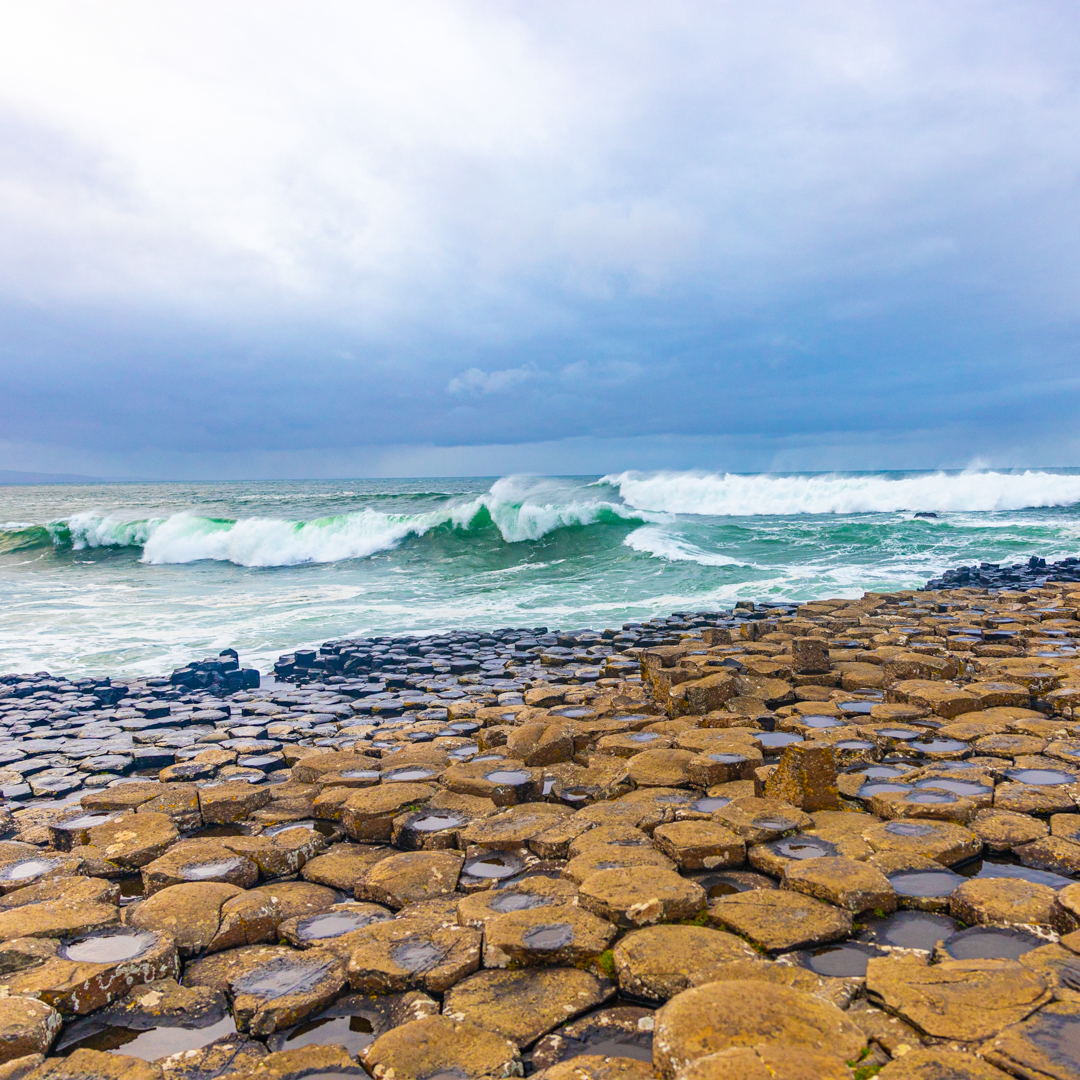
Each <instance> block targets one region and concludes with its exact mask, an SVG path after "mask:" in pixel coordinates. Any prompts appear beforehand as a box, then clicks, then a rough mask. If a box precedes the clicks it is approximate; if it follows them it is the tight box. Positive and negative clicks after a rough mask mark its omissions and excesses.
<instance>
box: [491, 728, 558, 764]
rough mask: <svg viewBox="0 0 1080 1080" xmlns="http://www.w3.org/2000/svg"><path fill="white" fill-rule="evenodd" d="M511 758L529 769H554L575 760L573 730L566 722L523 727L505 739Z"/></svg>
mask: <svg viewBox="0 0 1080 1080" xmlns="http://www.w3.org/2000/svg"><path fill="white" fill-rule="evenodd" d="M506 749H507V751H508V752H509V753H510V755H511V756H512V757H515V758H517V759H519V760H520V761H523V762H525V764H526V765H531V766H543V765H554V764H555V763H556V762H559V761H569V760H570V759H571V758H572V757H573V756H574V729H573V727H572V726H571V725H570V724H568V723H566V721H565V720H558V721H555V722H549V723H544V722H542V721H541V722H539V723H535V724H522V725H521V727H519V728H516V729H515V730H514V731H512V732H511V733H510V734H509V735H508V736H507V739H506Z"/></svg>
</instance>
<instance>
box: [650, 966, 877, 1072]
mask: <svg viewBox="0 0 1080 1080" xmlns="http://www.w3.org/2000/svg"><path fill="white" fill-rule="evenodd" d="M760 1045H770V1046H786V1047H788V1048H790V1051H791V1052H793V1053H798V1052H801V1051H803V1050H806V1051H810V1052H816V1053H825V1054H828V1055H830V1056H834V1057H836V1058H840V1059H841V1060H844V1061H852V1060H855V1059H856V1058H858V1057H859V1055H860V1053H861V1052H862V1050H863V1047H864V1046H865V1045H866V1040H865V1037H864V1036H863V1033H862V1032H861V1031H860V1030H859V1028H858V1027H856V1025H854V1024H853V1023H851V1021H850V1020H848V1019H847V1017H845V1016H844V1014H843V1012H841V1010H840V1009H838V1008H837V1007H836V1006H835V1005H830V1004H829V1003H828V1002H826V1001H823V1000H821V998H818V997H814V996H812V995H810V994H806V993H802V992H800V991H798V990H791V989H789V988H788V987H786V986H778V985H773V984H770V983H764V982H756V981H749V980H748V981H745V982H715V983H708V984H706V985H705V986H700V987H697V988H696V989H693V990H686V991H684V992H683V993H681V994H679V995H677V996H676V997H674V998H672V999H671V1000H670V1001H669V1002H668V1003H667V1004H666V1005H664V1006H663V1007H662V1008H661V1009H660V1010H659V1011H658V1012H657V1014H656V1029H655V1032H654V1035H653V1066H654V1068H655V1070H656V1072H657V1074H658V1075H659V1076H660V1077H663V1078H666V1080H670V1078H672V1077H674V1076H675V1075H676V1074H677V1073H679V1072H681V1071H682V1070H683V1069H685V1068H687V1066H689V1065H691V1064H692V1063H694V1062H696V1061H699V1060H700V1059H702V1058H704V1057H707V1056H708V1055H710V1054H717V1053H721V1052H723V1051H725V1050H729V1049H734V1048H738V1047H747V1046H750V1047H753V1046H760Z"/></svg>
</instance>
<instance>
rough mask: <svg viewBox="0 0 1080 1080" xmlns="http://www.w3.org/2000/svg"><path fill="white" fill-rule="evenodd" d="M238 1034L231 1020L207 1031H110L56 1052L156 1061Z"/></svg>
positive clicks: (62, 1047)
mask: <svg viewBox="0 0 1080 1080" xmlns="http://www.w3.org/2000/svg"><path fill="white" fill-rule="evenodd" d="M235 1031H236V1024H235V1023H234V1022H233V1018H232V1017H231V1016H226V1017H225V1018H224V1019H222V1020H219V1021H218V1022H217V1023H216V1024H210V1025H209V1026H207V1027H204V1028H182V1027H156V1028H151V1029H150V1030H149V1031H135V1030H134V1029H132V1028H120V1027H107V1028H104V1029H102V1030H99V1031H95V1032H94V1033H93V1034H92V1035H87V1036H85V1037H84V1038H82V1039H77V1040H76V1041H74V1042H71V1043H67V1044H65V1045H62V1046H60V1047H58V1048H56V1049H54V1051H53V1052H54V1053H59V1054H62V1055H65V1056H66V1055H67V1054H70V1053H71V1052H72V1051H73V1050H98V1051H101V1052H104V1053H110V1054H127V1055H129V1056H130V1057H137V1058H142V1059H143V1060H144V1061H156V1060H157V1059H158V1058H163V1057H170V1056H171V1055H172V1054H182V1053H185V1052H186V1051H189V1050H200V1049H202V1047H204V1046H209V1045H210V1043H212V1042H216V1041H217V1040H218V1039H222V1038H225V1037H226V1036H228V1035H232V1034H234V1033H235Z"/></svg>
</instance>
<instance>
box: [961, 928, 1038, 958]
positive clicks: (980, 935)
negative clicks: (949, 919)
mask: <svg viewBox="0 0 1080 1080" xmlns="http://www.w3.org/2000/svg"><path fill="white" fill-rule="evenodd" d="M1045 944H1046V941H1044V940H1043V939H1042V938H1040V937H1036V936H1035V935H1034V934H1029V933H1027V932H1026V931H1024V930H1013V929H1011V928H1010V927H1005V926H972V927H969V928H968V929H967V930H961V931H960V933H958V934H953V935H952V937H949V938H946V939H945V940H944V941H943V942H942V945H941V947H942V949H943V951H944V952H946V953H947V954H948V955H949V956H951V957H952V958H953V959H954V960H1019V959H1020V957H1021V956H1023V955H1024V953H1028V952H1031V950H1032V949H1037V948H1039V947H1040V946H1041V945H1045Z"/></svg>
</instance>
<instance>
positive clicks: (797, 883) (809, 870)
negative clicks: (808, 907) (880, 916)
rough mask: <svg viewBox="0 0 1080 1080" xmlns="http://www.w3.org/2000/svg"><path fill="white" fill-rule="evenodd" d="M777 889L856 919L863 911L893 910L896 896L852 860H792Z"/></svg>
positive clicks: (873, 873)
mask: <svg viewBox="0 0 1080 1080" xmlns="http://www.w3.org/2000/svg"><path fill="white" fill-rule="evenodd" d="M781 885H782V887H783V888H785V889H793V890H795V891H796V892H800V893H805V894H806V895H807V896H812V897H814V899H816V900H824V901H826V903H829V904H835V905H836V906H837V907H841V908H844V909H845V910H846V911H850V912H851V913H852V914H853V915H859V914H861V913H862V912H864V911H880V912H885V913H889V912H892V911H895V910H896V892H895V891H894V890H893V887H892V886H891V885H890V884H889V882H888V879H887V878H886V877H885V875H884V874H882V873H881V871H880V870H878V869H877V868H876V867H874V866H870V865H869V864H867V863H865V862H857V861H856V860H855V859H845V858H822V859H797V860H792V861H791V862H789V863H788V864H787V866H785V867H784V877H783V880H782V882H781Z"/></svg>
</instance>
